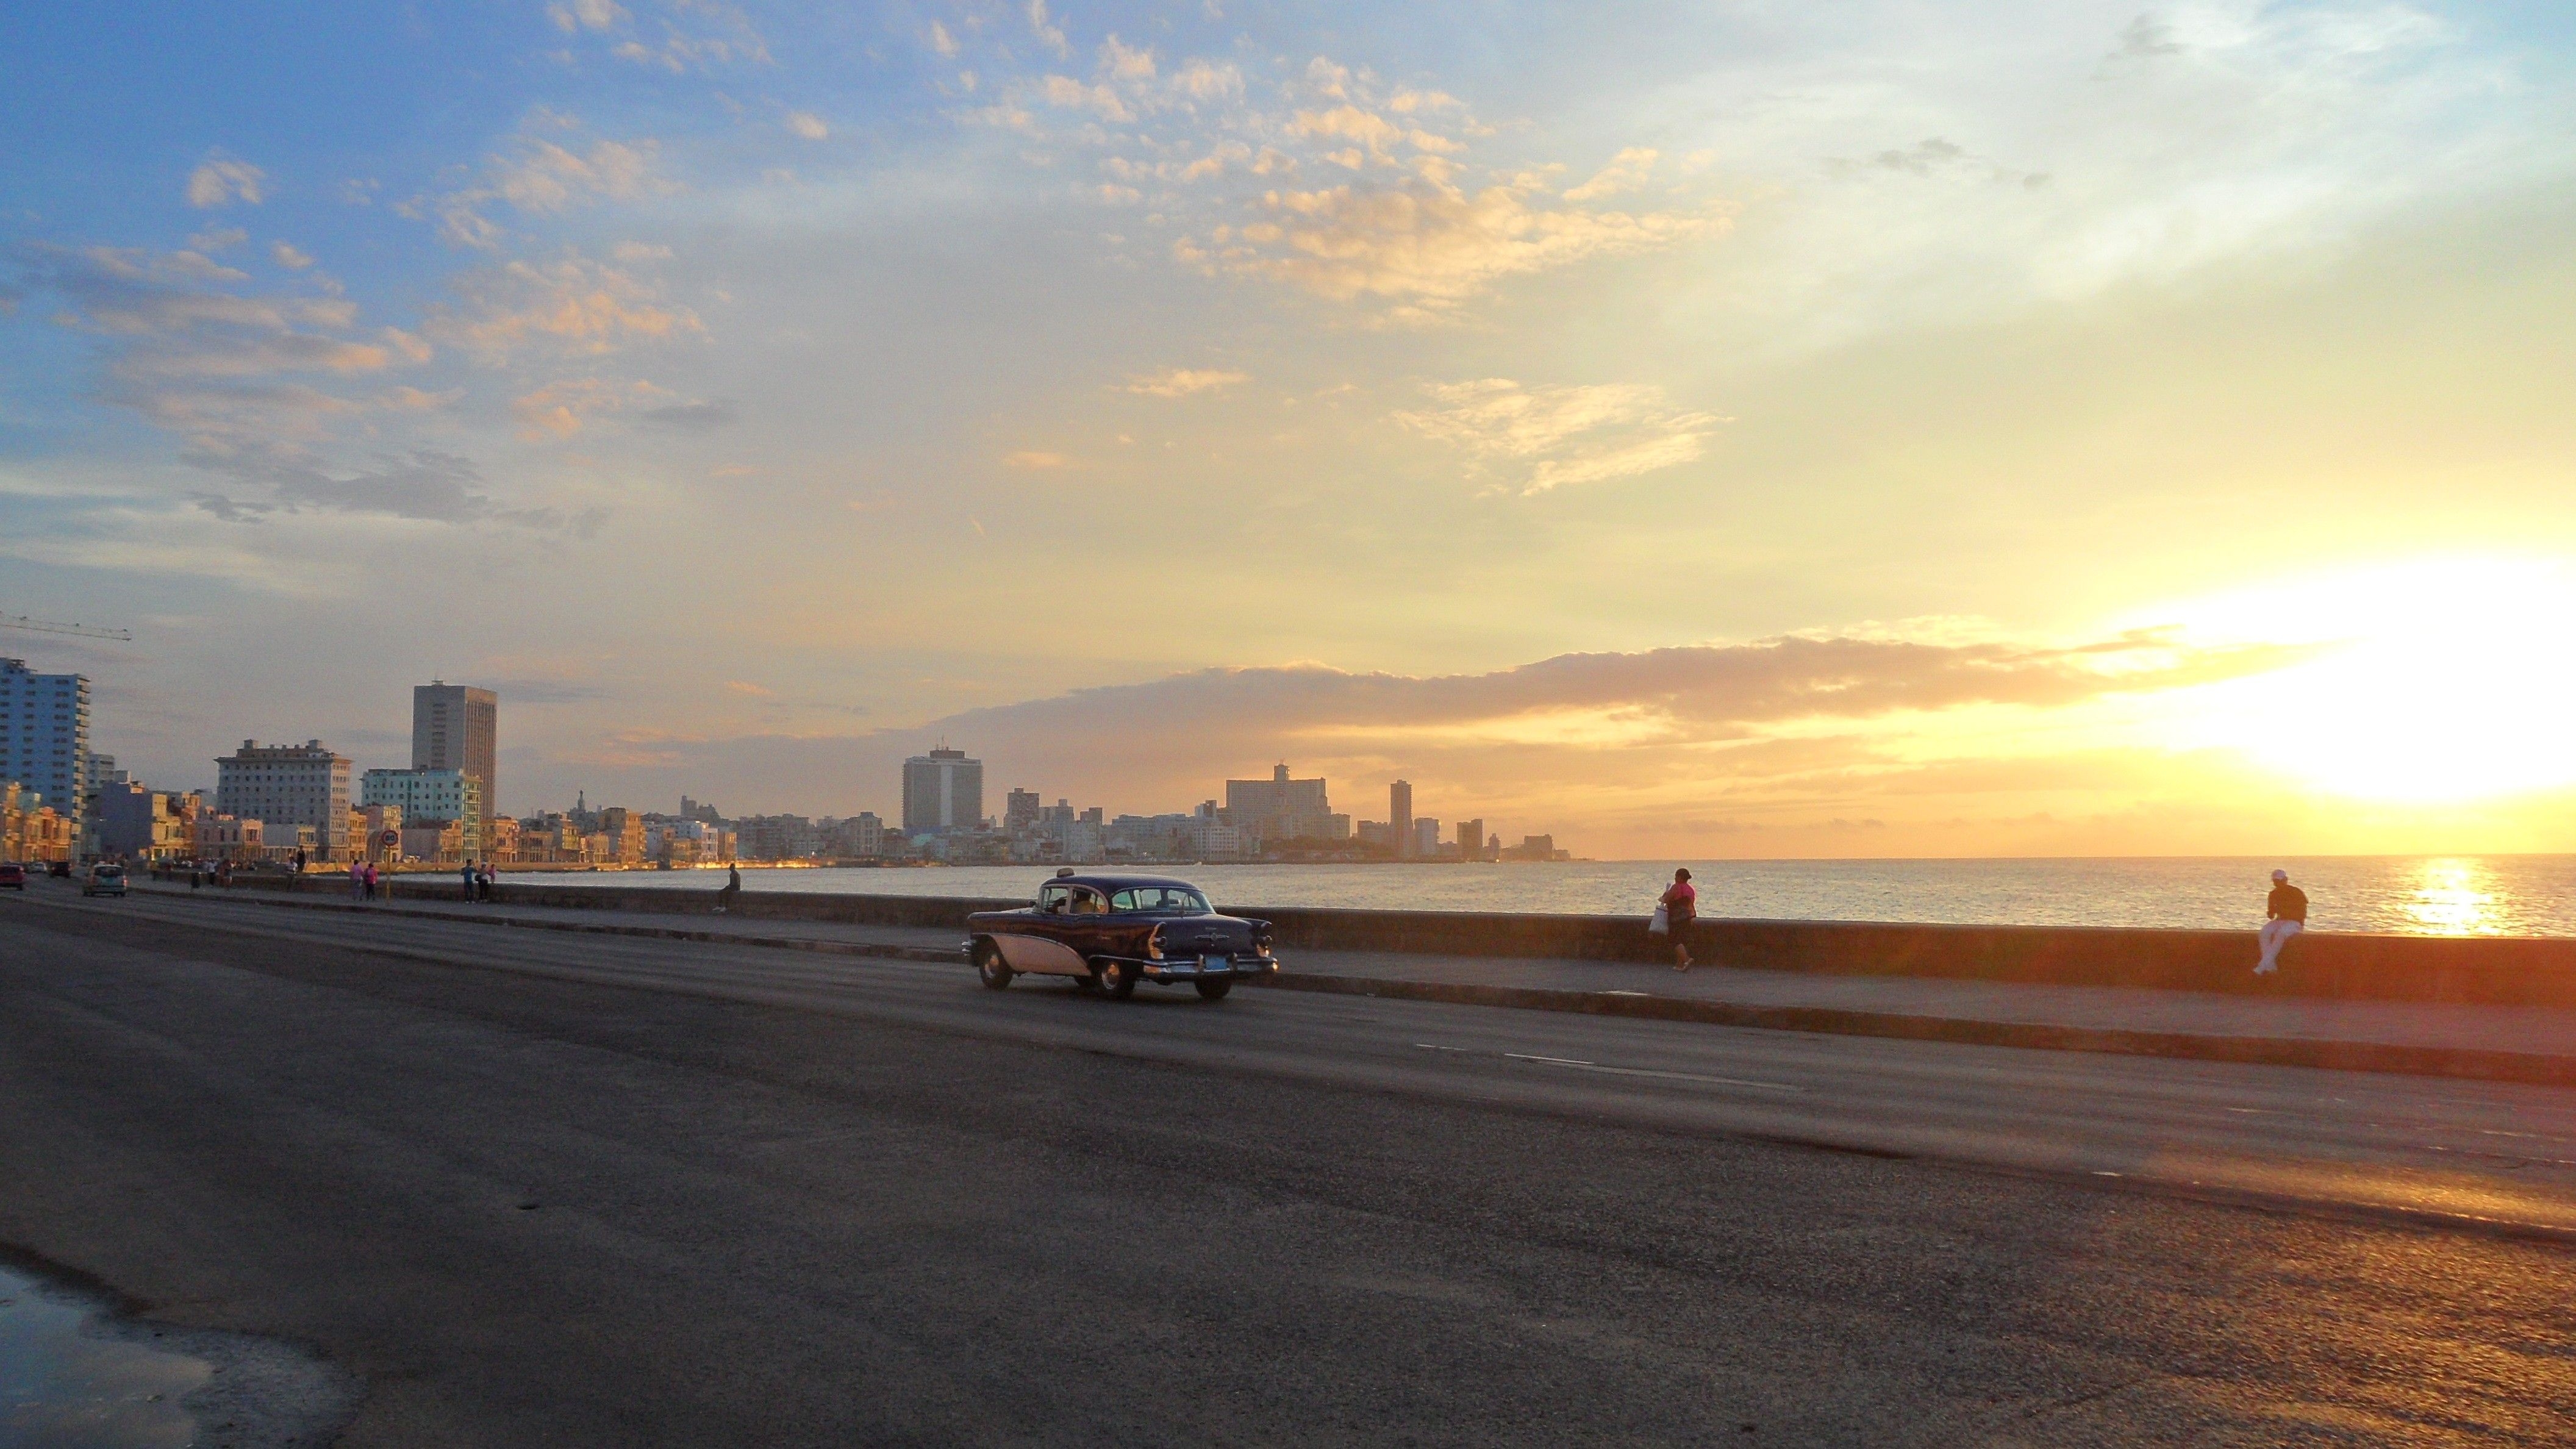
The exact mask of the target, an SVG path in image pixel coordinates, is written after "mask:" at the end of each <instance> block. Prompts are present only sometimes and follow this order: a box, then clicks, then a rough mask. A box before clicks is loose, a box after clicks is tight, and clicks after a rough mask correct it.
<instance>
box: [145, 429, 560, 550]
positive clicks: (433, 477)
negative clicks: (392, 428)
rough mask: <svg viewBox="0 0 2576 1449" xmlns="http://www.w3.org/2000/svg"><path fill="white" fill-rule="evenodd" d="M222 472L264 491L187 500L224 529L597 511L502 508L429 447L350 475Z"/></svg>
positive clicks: (545, 523)
mask: <svg viewBox="0 0 2576 1449" xmlns="http://www.w3.org/2000/svg"><path fill="white" fill-rule="evenodd" d="M225 471H228V472H231V473H232V474H233V475H234V476H235V477H236V478H237V479H239V480H240V481H242V482H243V483H246V484H251V485H255V486H264V488H265V489H266V491H267V494H268V496H267V497H266V498H265V499H241V498H234V497H230V496H227V495H224V494H216V493H200V494H197V495H195V500H194V501H195V503H196V506H197V507H198V508H199V509H201V510H203V511H205V512H207V513H210V514H212V515H214V516H215V517H217V518H220V519H223V520H224V521H226V522H228V523H255V522H258V521H260V520H261V519H263V518H266V517H268V516H271V515H274V514H279V513H305V512H331V513H345V514H359V515H371V516H375V517H381V518H394V519H401V520H404V521H407V522H415V523H444V524H457V525H463V524H478V523H496V524H506V525H511V526H515V527H522V528H539V529H559V528H565V527H568V526H569V527H573V528H577V529H584V530H587V529H590V528H595V527H597V525H598V523H599V521H600V519H601V518H602V517H603V516H604V515H601V514H599V513H597V512H595V511H594V512H593V513H590V514H586V515H583V516H581V517H578V518H575V519H572V520H569V521H568V520H566V519H565V517H564V516H563V515H562V514H561V513H559V512H557V511H556V510H554V509H551V508H509V507H505V506H503V505H502V504H500V503H499V502H496V501H495V500H494V499H493V498H492V497H491V496H490V495H489V494H487V493H485V492H483V491H481V490H482V484H483V477H482V474H481V472H480V471H479V470H478V469H477V468H476V467H475V465H474V463H473V462H472V460H470V459H466V458H461V457H458V456H456V455H454V454H450V453H441V452H437V451H434V450H430V449H416V450H414V451H412V452H411V453H409V454H407V455H403V456H399V457H388V458H384V459H380V460H378V462H377V464H376V466H374V467H372V468H368V469H363V470H360V471H358V472H356V473H351V474H345V475H342V474H335V473H332V472H329V471H327V470H324V469H321V468H317V467H311V466H305V465H298V464H289V463H278V462H274V461H253V460H235V461H234V462H233V463H232V464H231V465H230V466H229V467H227V468H226V470H225Z"/></svg>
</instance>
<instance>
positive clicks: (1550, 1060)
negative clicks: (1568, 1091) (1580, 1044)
mask: <svg viewBox="0 0 2576 1449" xmlns="http://www.w3.org/2000/svg"><path fill="white" fill-rule="evenodd" d="M1503 1055H1504V1056H1507V1057H1509V1058H1511V1059H1512V1060H1513V1061H1516V1062H1545V1063H1546V1064H1547V1065H1549V1066H1551V1067H1588V1066H1591V1065H1592V1063H1590V1062H1578V1061H1576V1060H1575V1059H1574V1058H1572V1057H1534V1056H1531V1055H1530V1054H1529V1053H1527V1052H1505V1053H1503Z"/></svg>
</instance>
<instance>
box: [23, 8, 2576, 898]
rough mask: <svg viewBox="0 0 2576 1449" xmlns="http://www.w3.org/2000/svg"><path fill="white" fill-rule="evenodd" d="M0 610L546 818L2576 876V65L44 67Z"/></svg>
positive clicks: (1315, 36)
mask: <svg viewBox="0 0 2576 1449" xmlns="http://www.w3.org/2000/svg"><path fill="white" fill-rule="evenodd" d="M0 134H5V135H6V136H7V137H8V138H9V144H8V145H6V146H0V614H30V615H35V616H38V617H43V618H55V619H81V620H88V621H94V622H101V623H108V624H115V625H122V626H127V627H131V628H132V629H133V630H134V631H135V634H136V639H135V642H133V643H132V644H116V643H98V644H90V643H84V642H79V641H68V640H62V639H57V638H52V637H48V636H42V635H35V634H23V633H15V632H0V653H8V654H12V655H23V656H24V657H26V658H27V659H28V660H29V662H30V663H31V664H33V665H35V666H36V667H38V668H45V669H66V668H71V669H79V670H81V671H83V672H85V673H88V674H89V675H91V676H92V677H93V679H94V681H95V686H94V688H95V697H96V701H97V704H96V727H95V745H96V748H98V749H101V750H104V751H107V752H110V753H113V754H115V755H116V756H118V758H119V759H120V761H121V762H122V763H124V764H125V765H126V766H127V767H128V768H131V769H133V770H135V771H136V772H137V773H138V774H140V775H141V776H143V777H144V778H145V779H147V780H148V781H150V782H151V783H153V784H155V785H156V786H167V787H172V788H186V787H195V786H209V787H210V786H211V785H212V783H213V773H214V772H213V767H212V765H211V764H210V763H209V760H210V759H211V757H212V756H214V755H216V754H219V753H223V752H225V751H227V750H229V749H231V748H232V747H233V746H235V745H236V744H238V743H239V741H240V740H241V739H243V738H244V737H246V736H256V737H259V738H261V739H263V740H293V741H302V740H304V739H307V738H311V737H316V736H318V737H320V738H322V739H324V740H326V741H328V742H329V743H331V744H333V745H335V746H337V747H339V748H340V749H342V750H343V751H344V752H347V753H349V754H352V755H354V756H356V757H357V760H358V763H359V764H360V766H361V767H362V768H363V767H366V766H372V765H401V764H406V763H408V756H407V752H408V740H409V689H410V686H411V685H413V684H415V683H423V682H426V681H428V680H429V679H431V678H432V677H433V676H435V677H441V678H444V679H446V680H448V681H449V682H461V683H473V684H480V685H486V686H489V687H492V688H495V689H498V690H499V691H500V692H501V695H502V701H503V703H502V743H503V751H502V757H501V776H502V781H501V789H500V798H499V801H498V804H499V806H500V808H501V809H502V810H504V811H506V812H510V813H520V812H534V811H536V810H538V809H540V808H547V807H553V808H561V807H563V806H567V805H569V804H570V803H571V802H572V798H573V794H574V791H575V790H576V789H582V790H586V791H587V792H588V794H589V797H590V800H591V802H592V803H593V804H601V803H626V804H632V805H635V806H637V807H639V808H651V809H664V810H668V809H673V808H676V806H677V803H678V798H679V796H680V794H681V793H682V792H683V791H686V792H687V793H689V794H691V795H693V796H696V797H698V798H700V799H702V800H712V801H714V802H715V803H716V804H717V805H719V806H720V807H721V808H723V809H724V810H726V811H728V812H730V813H748V812H752V811H761V810H796V811H800V812H802V813H806V814H810V815H822V814H844V813H850V812H855V811H858V810H861V809H874V810H878V811H880V812H891V811H892V810H893V809H894V808H895V806H896V805H897V803H898V802H897V796H898V783H897V777H896V772H895V762H896V761H897V760H899V759H900V757H902V756H903V755H905V754H908V753H912V752H914V751H917V750H919V749H920V748H922V747H923V746H924V745H925V744H926V743H928V742H930V741H931V740H933V739H936V738H941V737H944V738H945V739H946V740H947V741H949V742H950V743H953V744H956V745H959V746H962V747H964V748H967V749H968V750H970V751H972V752H974V753H976V754H978V755H980V756H982V757H983V758H984V759H985V760H986V762H987V779H988V789H989V791H990V794H991V798H990V799H989V801H988V803H989V804H990V805H991V806H992V807H993V808H995V809H998V808H999V795H1000V792H1001V790H1003V789H1005V788H1007V787H1010V786H1015V785H1024V786H1027V787H1029V788H1033V789H1037V790H1039V791H1041V792H1042V793H1043V794H1044V795H1045V796H1046V797H1047V798H1048V799H1049V800H1050V801H1052V800H1053V799H1055V798H1057V797H1059V796H1062V797H1068V798H1070V799H1072V800H1073V801H1074V802H1075V803H1076V804H1079V805H1090V804H1101V805H1106V806H1108V807H1109V808H1110V810H1111V811H1112V813H1117V812H1120V811H1134V812H1150V811H1160V810H1179V809H1187V808H1189V807H1190V806H1191V805H1193V804H1195V803H1196V802H1198V801H1199V800H1201V799H1205V798H1207V797H1209V796H1212V795H1219V794H1221V793H1222V783H1221V782H1222V780H1223V779H1224V777H1225V776H1227V775H1229V774H1233V775H1257V774H1266V773H1267V771H1268V768H1269V766H1270V765H1271V764H1272V763H1273V762H1274V761H1277V760H1282V759H1284V760H1286V761H1288V762H1289V763H1290V764H1291V765H1292V767H1294V768H1295V770H1296V771H1297V773H1298V774H1300V775H1309V774H1317V773H1321V774H1324V775H1326V776H1328V777H1330V779H1331V781H1332V785H1333V794H1334V803H1335V805H1336V807H1337V808H1339V809H1342V810H1346V811H1349V812H1351V813H1352V814H1353V815H1354V816H1358V817H1365V818H1382V816H1383V813H1384V808H1385V793H1384V792H1385V785H1386V782H1387V781H1388V780H1390V779H1392V778H1394V777H1397V776H1403V777H1406V778H1409V779H1410V780H1411V781H1412V782H1413V785H1414V797H1415V801H1416V807H1417V809H1418V810H1419V811H1421V812H1422V813H1424V814H1428V815H1432V816H1436V817H1439V818H1441V819H1443V820H1452V821H1454V820H1456V819H1459V818H1463V817H1474V816H1482V817H1484V818H1485V819H1486V820H1487V821H1488V822H1489V826H1490V828H1492V829H1495V830H1497V831H1500V832H1501V833H1503V834H1504V835H1505V836H1506V837H1507V838H1511V839H1517V838H1518V836H1519V835H1520V834H1522V833H1524V832H1530V831H1540V830H1553V831H1554V832H1555V833H1556V834H1557V835H1558V837H1559V841H1560V844H1566V845H1570V846H1572V847H1573V848H1575V849H1576V850H1578V851H1580V852H1581V853H1584V854H1588V855H1595V856H1604V857H1610V856H1646V855H1678V856H1687V857H1715V856H1804V855H1947V854H1957V855H1979V854H2095V853H2110V854H2129V853H2168V852H2193V853H2197V852H2223V853H2262V852H2284V853H2287V852H2330V851H2368V852H2375V851H2414V850H2438V851H2476V850H2576V668H2571V663H2576V648H2571V645H2570V638H2571V631H2576V8H2571V7H2569V6H2567V5H2565V4H2564V3H2538V0H2535V3H2528V4H2512V3H2505V4H2483V5H2475V6H2470V5H2457V6H2438V5H2410V4H2402V3H2319V4H2305V5H2275V4H2255V3H2228V0H2220V3H2204V4H2180V5H2170V6H2165V5H2159V6H2152V7H2142V6H2141V5H2140V4H2139V3H2138V0H2122V3H2119V4H2109V5H2104V4H2090V3H2084V0H2051V3H2037V0H2031V3H1989V4H1956V5H1944V6H1924V5H1917V4H1901V5H1900V4H1873V3H1856V4H1850V5H1838V6H1795V5H1779V4H1700V5H1636V6H1626V7H1608V6H1590V5H1580V6H1578V5H1554V6H1528V7H1513V6H1505V5H1456V4H1440V3H1415V4H1406V5H1377V6H1355V5H1347V4H1316V5H1280V4H1254V3H1246V0H1199V3H1193V4H1189V5H1186V6H1170V7H1141V6H1123V5H1096V4H1089V3H1065V4H1056V3H1054V0H1024V3H1019V4H1010V5H999V4H996V5H979V4H948V3H942V0H923V3H920V4H912V5H904V4H889V5H881V6H873V7H871V6H848V7H843V6H832V7H823V6H806V5H797V6H788V5H776V6H771V5H741V6H736V5H730V4H724V3H715V0H676V3H666V0H561V3H553V4H548V3H543V0H512V3H479V4H457V5H450V6H411V5H404V6H396V5H320V4H313V5H298V6H287V5H257V4H252V5H210V4H186V5H178V6H170V7H155V8H153V9H152V10H151V11H150V12H149V14H148V16H147V15H145V14H143V13H141V12H135V11H131V10H127V9H123V8H116V9H110V8H108V7H97V6H35V5H24V6H16V7H12V8H11V9H10V10H9V12H8V14H7V16H6V17H5V18H0Z"/></svg>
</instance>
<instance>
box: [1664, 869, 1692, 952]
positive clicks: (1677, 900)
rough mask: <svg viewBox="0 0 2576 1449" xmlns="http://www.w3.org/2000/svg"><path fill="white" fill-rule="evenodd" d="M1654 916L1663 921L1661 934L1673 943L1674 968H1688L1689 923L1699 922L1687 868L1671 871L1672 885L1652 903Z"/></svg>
mask: <svg viewBox="0 0 2576 1449" xmlns="http://www.w3.org/2000/svg"><path fill="white" fill-rule="evenodd" d="M1655 914H1657V915H1659V916H1661V917H1663V918H1664V933H1665V934H1666V935H1668V936H1670V937H1671V938H1672V942H1673V969H1674V970H1676V971H1688V970H1689V969H1691V954H1690V932H1691V922H1693V921H1696V920H1698V919H1699V892H1698V891H1696V890H1693V889H1691V883H1690V871H1689V870H1688V869H1683V870H1677V871H1674V872H1673V883H1672V884H1671V885H1669V886H1667V887H1665V888H1664V893H1663V895H1662V896H1661V897H1660V898H1659V899H1657V900H1656V902H1655Z"/></svg>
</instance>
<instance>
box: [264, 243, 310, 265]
mask: <svg viewBox="0 0 2576 1449" xmlns="http://www.w3.org/2000/svg"><path fill="white" fill-rule="evenodd" d="M268 255H269V258H270V259H271V260H273V261H275V262H276V263H277V264H278V265H279V266H281V267H284V268H286V269H287V270H288V271H291V272H300V271H302V270H304V269H305V268H306V267H309V266H311V265H313V258H312V256H311V255H310V254H308V253H305V252H301V251H298V250H296V249H295V248H294V247H293V246H290V245H288V244H287V243H285V242H277V243H274V244H272V245H271V246H270V247H269V249H268Z"/></svg>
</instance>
